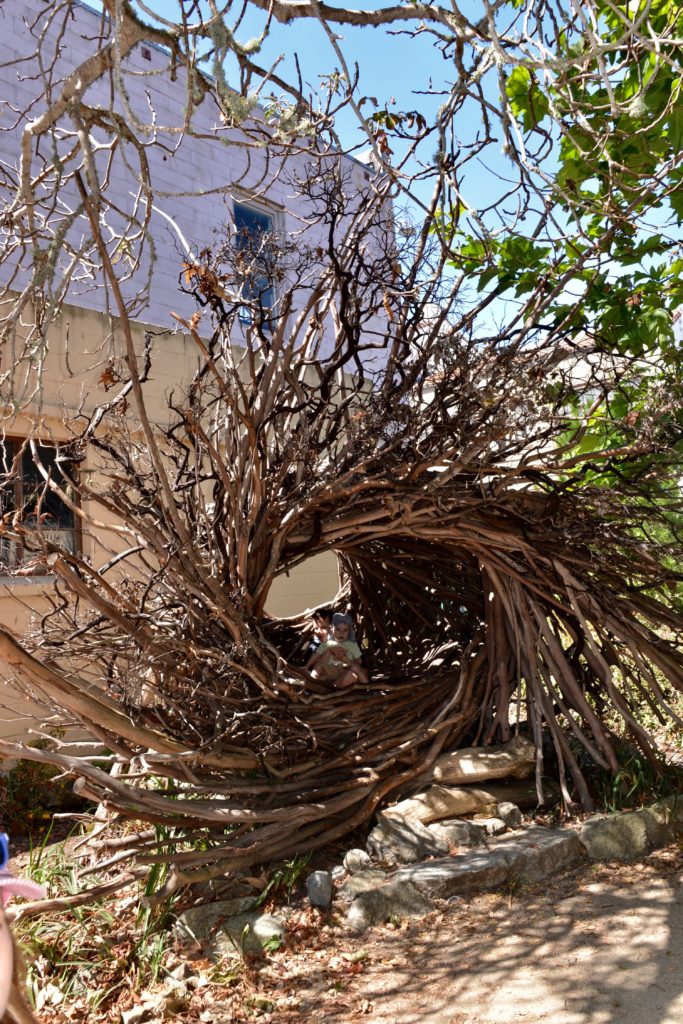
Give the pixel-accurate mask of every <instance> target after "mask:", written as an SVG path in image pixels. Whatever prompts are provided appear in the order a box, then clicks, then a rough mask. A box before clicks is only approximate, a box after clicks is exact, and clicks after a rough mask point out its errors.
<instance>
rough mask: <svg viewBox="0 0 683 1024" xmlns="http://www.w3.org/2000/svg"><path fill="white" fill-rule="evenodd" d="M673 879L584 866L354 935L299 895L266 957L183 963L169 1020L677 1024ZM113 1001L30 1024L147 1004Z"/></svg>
mask: <svg viewBox="0 0 683 1024" xmlns="http://www.w3.org/2000/svg"><path fill="white" fill-rule="evenodd" d="M682 881H683V849H682V848H681V846H680V845H676V846H670V847H668V848H666V849H663V850H658V851H656V852H655V853H653V854H651V855H650V856H649V857H648V858H647V859H646V860H644V861H642V862H639V863H635V864H629V865H617V864H598V865H584V866H583V867H581V868H579V869H578V870H576V871H574V872H571V873H568V874H564V875H561V876H559V877H558V878H556V879H553V880H551V881H550V882H545V883H543V884H541V885H537V886H523V887H519V888H509V889H506V890H504V891H501V892H498V893H488V894H481V895H478V896H473V897H471V898H453V899H451V900H450V901H449V902H448V903H444V904H443V905H442V906H441V907H440V908H439V909H438V910H437V911H436V912H434V913H432V914H430V915H429V916H428V917H427V918H423V919H420V920H413V921H402V922H394V923H392V924H389V925H386V926H384V927H382V928H376V929H373V930H372V931H370V932H368V933H366V934H365V935H364V936H361V937H357V938H354V937H352V936H350V935H349V934H348V933H347V932H346V930H345V928H344V926H343V909H344V908H343V907H342V905H340V904H338V903H336V904H333V907H334V910H333V913H332V914H331V915H330V916H324V915H321V914H320V913H319V912H318V911H315V910H313V909H311V908H310V907H308V906H307V905H306V902H305V900H304V899H303V898H302V899H301V900H300V901H299V904H298V906H295V907H294V908H293V909H292V912H291V916H290V919H289V922H288V931H287V941H286V943H285V944H284V946H283V947H282V948H281V949H279V950H277V951H275V952H272V953H269V954H268V955H267V956H265V957H264V958H261V959H255V960H252V959H248V958H247V959H244V960H242V961H240V962H239V963H238V964H237V965H232V966H231V967H228V966H226V967H225V968H220V967H219V968H216V967H215V965H213V964H211V963H210V962H209V961H207V960H206V959H204V954H202V952H201V951H200V950H197V951H196V952H195V954H194V955H193V956H191V959H190V961H189V963H188V964H187V966H188V967H189V969H190V971H191V973H192V975H193V976H194V977H195V980H197V981H199V984H198V985H197V986H196V987H195V988H194V990H193V992H192V995H191V998H190V1000H189V1002H187V1003H185V1004H184V1005H183V1006H182V1007H180V1006H179V1007H178V1008H177V1009H176V1010H175V1011H174V1012H173V1019H174V1020H175V1021H176V1024H196V1022H201V1024H293V1022H294V1021H297V1022H302V1021H306V1024H308V1022H310V1024H360V1022H367V1024H385V1022H386V1024H537V1022H539V1021H548V1022H552V1024H680V1022H681V1021H683V967H682V963H681V961H682V956H681V954H682V953H683V887H682V885H681V882H682ZM272 909H281V908H277V907H272ZM115 954H116V950H112V951H111V956H112V957H115ZM187 956H188V954H187V951H183V950H181V949H180V948H179V947H176V948H175V950H173V951H169V959H168V962H167V963H166V967H165V970H166V971H169V972H170V971H172V970H174V969H176V968H178V967H179V966H180V967H181V969H185V968H183V964H184V962H185V961H186V960H187ZM161 984H162V983H161V982H160V987H161ZM150 991H151V990H150ZM118 992H119V993H120V994H119V996H118V997H117V999H116V1002H115V1003H111V1002H110V1003H109V1004H108V1005H107V1006H106V1007H105V1006H104V1005H103V1006H102V1008H101V1010H100V1011H99V1012H97V1013H94V1014H93V1013H92V1011H88V1010H87V1009H86V1007H85V1006H84V1005H83V1001H82V1000H72V999H65V1000H64V1001H63V1002H62V1003H61V1004H60V1005H59V1006H55V1007H44V1008H42V1010H41V1012H40V1013H39V1018H40V1020H41V1024H85V1022H86V1021H87V1022H88V1024H93V1022H97V1024H100V1022H109V1021H111V1022H116V1024H119V1022H120V1020H121V1011H123V1010H127V1009H131V1008H132V1007H134V1006H136V1005H137V1004H138V1003H140V1002H141V1001H142V1000H143V999H144V995H145V993H141V992H139V991H137V990H136V987H135V985H133V984H131V985H125V986H123V988H118Z"/></svg>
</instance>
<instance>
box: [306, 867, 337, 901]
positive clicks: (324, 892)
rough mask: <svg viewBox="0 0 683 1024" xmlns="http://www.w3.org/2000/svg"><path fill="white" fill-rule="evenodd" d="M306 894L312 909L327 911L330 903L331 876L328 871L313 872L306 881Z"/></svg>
mask: <svg viewBox="0 0 683 1024" xmlns="http://www.w3.org/2000/svg"><path fill="white" fill-rule="evenodd" d="M306 894H307V895H308V902H309V903H310V904H311V906H312V907H319V908H320V909H321V910H328V909H329V907H330V904H331V903H332V875H331V874H330V873H329V871H313V872H311V874H310V875H309V876H308V878H307V879H306Z"/></svg>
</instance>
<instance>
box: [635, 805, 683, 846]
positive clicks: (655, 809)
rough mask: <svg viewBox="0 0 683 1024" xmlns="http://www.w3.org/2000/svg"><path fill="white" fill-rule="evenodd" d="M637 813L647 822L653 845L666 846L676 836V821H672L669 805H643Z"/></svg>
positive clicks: (650, 840) (646, 827)
mask: <svg viewBox="0 0 683 1024" xmlns="http://www.w3.org/2000/svg"><path fill="white" fill-rule="evenodd" d="M635 813H636V814H637V815H638V816H639V817H641V818H642V819H643V821H644V822H645V831H646V832H647V840H648V842H649V844H650V846H651V847H653V848H656V847H658V846H666V844H667V843H670V842H671V840H672V839H674V838H675V836H676V826H675V822H674V821H672V819H671V814H670V812H669V809H668V808H667V807H662V806H661V805H659V804H654V805H653V806H652V807H641V808H640V810H639V811H636V812H635ZM679 827H680V826H679Z"/></svg>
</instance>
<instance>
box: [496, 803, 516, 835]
mask: <svg viewBox="0 0 683 1024" xmlns="http://www.w3.org/2000/svg"><path fill="white" fill-rule="evenodd" d="M496 817H497V818H500V820H501V821H503V822H504V823H505V824H506V825H507V827H508V828H520V826H521V824H522V812H521V811H520V809H519V807H518V806H517V804H513V803H511V802H510V801H509V800H505V801H504V802H503V803H502V804H498V806H497V807H496Z"/></svg>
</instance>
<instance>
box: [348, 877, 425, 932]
mask: <svg viewBox="0 0 683 1024" xmlns="http://www.w3.org/2000/svg"><path fill="white" fill-rule="evenodd" d="M433 909H434V904H433V903H432V902H431V900H429V899H427V898H426V897H425V896H424V895H423V894H422V893H421V892H419V891H418V890H417V889H416V888H415V886H414V885H411V883H410V882H401V881H394V882H389V883H387V884H386V885H382V886H380V887H379V888H377V889H370V890H368V891H367V892H362V893H360V894H359V895H358V896H356V898H355V899H354V901H353V903H352V904H351V906H350V907H349V910H348V913H347V915H346V924H347V927H348V928H349V929H350V930H351V931H352V932H355V934H356V935H360V934H361V933H362V932H364V931H366V929H368V928H371V927H372V926H373V925H377V924H384V923H385V922H386V921H390V920H392V919H394V918H401V917H424V915H425V914H428V913H429V912H430V911H431V910H433Z"/></svg>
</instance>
